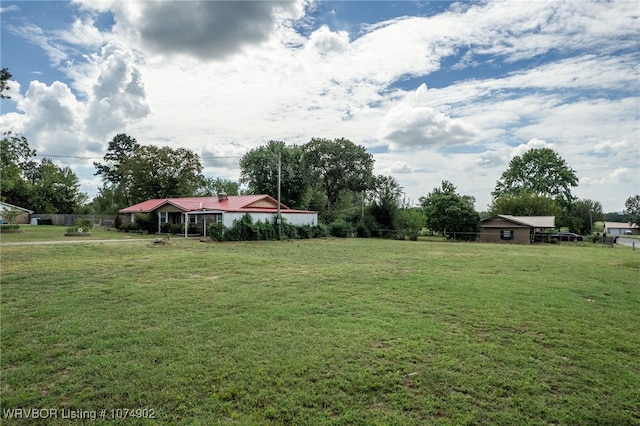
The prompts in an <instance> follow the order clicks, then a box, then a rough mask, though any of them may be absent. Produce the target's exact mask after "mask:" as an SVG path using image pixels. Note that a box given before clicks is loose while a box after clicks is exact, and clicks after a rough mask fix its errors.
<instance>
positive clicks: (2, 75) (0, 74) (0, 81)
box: [0, 68, 12, 99]
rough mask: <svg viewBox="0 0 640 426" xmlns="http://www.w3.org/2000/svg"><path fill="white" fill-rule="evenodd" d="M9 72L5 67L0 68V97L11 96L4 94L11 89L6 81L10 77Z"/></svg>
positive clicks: (8, 97) (7, 97)
mask: <svg viewBox="0 0 640 426" xmlns="http://www.w3.org/2000/svg"><path fill="white" fill-rule="evenodd" d="M11 77H12V76H11V73H10V72H9V70H8V69H7V68H2V69H1V70H0V99H11V96H7V95H5V94H4V92H6V91H7V90H9V89H11V88H10V87H9V86H8V85H7V82H8V81H9V79H10V78H11Z"/></svg>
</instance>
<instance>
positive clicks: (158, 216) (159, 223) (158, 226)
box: [158, 212, 160, 234]
mask: <svg viewBox="0 0 640 426" xmlns="http://www.w3.org/2000/svg"><path fill="white" fill-rule="evenodd" d="M159 233H160V212H158V234H159Z"/></svg>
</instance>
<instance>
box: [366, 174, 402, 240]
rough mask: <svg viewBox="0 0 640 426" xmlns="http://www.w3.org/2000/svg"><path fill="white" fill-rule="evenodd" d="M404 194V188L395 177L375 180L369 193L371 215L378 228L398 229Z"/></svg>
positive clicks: (376, 178)
mask: <svg viewBox="0 0 640 426" xmlns="http://www.w3.org/2000/svg"><path fill="white" fill-rule="evenodd" d="M402 194H403V192H402V187H401V186H400V184H399V183H398V181H397V180H396V179H395V178H394V177H393V176H383V175H378V176H376V177H375V178H374V179H373V187H372V189H371V190H370V191H369V196H370V198H371V205H370V206H369V213H370V214H371V215H372V216H373V218H374V220H375V222H376V225H377V227H378V228H380V229H385V230H394V229H396V225H397V223H396V221H397V218H398V212H399V210H400V199H401V197H402Z"/></svg>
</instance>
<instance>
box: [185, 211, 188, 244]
mask: <svg viewBox="0 0 640 426" xmlns="http://www.w3.org/2000/svg"><path fill="white" fill-rule="evenodd" d="M188 230H189V213H185V214H184V237H185V238H187V231H188Z"/></svg>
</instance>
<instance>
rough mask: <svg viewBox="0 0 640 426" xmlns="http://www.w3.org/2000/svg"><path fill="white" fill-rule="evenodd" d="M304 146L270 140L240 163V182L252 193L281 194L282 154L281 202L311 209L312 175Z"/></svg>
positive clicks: (294, 206)
mask: <svg viewBox="0 0 640 426" xmlns="http://www.w3.org/2000/svg"><path fill="white" fill-rule="evenodd" d="M303 154H304V151H303V149H302V148H301V147H299V146H296V145H292V146H287V145H285V144H284V142H280V141H269V143H268V144H267V145H266V146H261V147H259V148H256V149H252V150H251V151H249V152H247V153H246V154H245V155H244V156H243V157H242V159H241V160H240V181H241V182H243V183H246V184H247V186H248V191H249V193H252V194H267V195H270V196H272V197H273V198H277V195H278V165H277V162H278V155H279V156H280V201H281V202H282V203H283V204H285V205H287V206H288V207H291V208H298V209H305V208H308V204H309V200H310V198H311V178H310V173H309V172H308V171H307V169H306V168H305V167H304V162H303Z"/></svg>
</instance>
